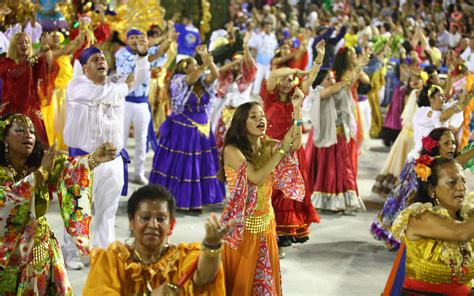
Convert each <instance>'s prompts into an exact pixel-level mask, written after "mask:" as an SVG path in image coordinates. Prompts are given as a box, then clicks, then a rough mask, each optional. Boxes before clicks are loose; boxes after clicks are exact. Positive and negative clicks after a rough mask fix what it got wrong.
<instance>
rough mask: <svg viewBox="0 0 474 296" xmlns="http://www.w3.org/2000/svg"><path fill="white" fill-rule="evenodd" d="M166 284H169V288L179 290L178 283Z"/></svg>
mask: <svg viewBox="0 0 474 296" xmlns="http://www.w3.org/2000/svg"><path fill="white" fill-rule="evenodd" d="M166 286H167V287H168V288H170V289H171V290H173V291H177V290H178V286H176V285H175V284H173V283H166Z"/></svg>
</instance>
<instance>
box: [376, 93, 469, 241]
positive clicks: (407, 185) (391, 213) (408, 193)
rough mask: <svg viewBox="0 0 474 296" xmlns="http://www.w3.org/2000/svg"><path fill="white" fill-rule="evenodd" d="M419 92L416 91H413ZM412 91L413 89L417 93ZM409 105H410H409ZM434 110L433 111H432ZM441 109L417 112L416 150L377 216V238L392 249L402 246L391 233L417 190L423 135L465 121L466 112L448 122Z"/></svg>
mask: <svg viewBox="0 0 474 296" xmlns="http://www.w3.org/2000/svg"><path fill="white" fill-rule="evenodd" d="M413 92H415V91H413ZM413 92H412V93H413ZM407 107H408V106H407ZM430 113H431V115H429V114H430ZM440 114H441V111H433V110H432V109H431V108H430V107H420V108H418V109H417V110H416V112H414V115H413V128H414V136H413V144H414V147H415V148H413V150H412V151H411V152H410V153H409V154H408V160H407V162H406V163H405V165H404V166H403V169H402V172H401V174H400V177H399V178H398V184H397V185H396V186H395V188H394V189H393V191H392V192H391V193H390V195H389V196H388V199H387V201H386V202H385V204H384V206H383V209H382V210H381V211H380V212H379V214H378V215H377V217H376V218H375V219H374V222H373V223H372V226H371V228H370V232H371V233H372V234H373V236H374V238H375V239H381V240H385V243H386V245H387V247H388V248H389V249H398V248H399V246H400V242H399V241H398V240H397V239H396V238H394V237H393V235H392V233H391V228H392V224H393V222H394V221H395V219H396V218H397V217H398V215H399V214H400V212H401V211H403V210H404V209H405V208H406V207H407V202H408V201H409V200H410V199H411V197H412V196H413V195H414V194H415V192H416V189H417V186H418V181H417V180H416V174H415V171H414V170H413V166H414V162H415V161H414V159H416V158H417V157H418V155H419V153H420V152H421V149H422V141H421V139H422V138H423V137H424V136H426V135H428V134H429V133H430V132H431V131H432V130H433V129H435V128H437V127H443V126H444V127H447V126H453V127H454V128H457V127H459V126H460V125H461V123H462V112H458V113H455V114H454V115H453V116H452V117H451V118H450V119H449V120H447V121H445V122H440V121H439V116H440Z"/></svg>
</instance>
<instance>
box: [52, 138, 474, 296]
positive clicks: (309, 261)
mask: <svg viewBox="0 0 474 296" xmlns="http://www.w3.org/2000/svg"><path fill="white" fill-rule="evenodd" d="M369 146H370V151H369V152H365V153H363V154H362V156H361V157H360V164H359V167H360V168H359V176H358V184H359V190H360V193H361V196H362V197H363V198H364V200H366V201H367V204H368V205H369V207H368V211H367V212H365V213H358V214H356V215H355V216H340V215H336V214H325V213H320V214H321V218H322V221H321V223H320V224H316V225H314V224H313V225H312V226H311V238H310V240H309V242H307V243H305V244H302V245H295V246H292V247H289V248H286V249H285V250H286V258H285V259H283V260H282V261H281V272H282V282H283V292H284V295H295V296H296V295H380V293H381V292H382V290H383V287H384V285H385V281H386V279H387V276H388V273H389V271H390V268H391V266H392V262H393V259H394V258H395V253H393V252H389V251H387V250H386V249H385V248H384V247H383V244H382V243H381V242H378V241H375V240H374V239H373V238H372V237H371V236H370V234H369V227H370V224H371V221H372V219H373V218H374V217H375V216H376V215H377V205H378V206H380V204H381V203H383V201H381V200H378V199H376V198H373V197H370V188H371V187H372V185H373V180H374V177H375V176H376V175H377V173H378V171H379V170H380V168H381V167H382V165H383V161H384V160H385V157H386V156H387V152H388V151H387V149H384V148H383V147H382V144H381V142H379V141H371V142H370V145H369ZM129 151H133V149H131V147H130V148H129ZM152 158H153V155H152V154H151V153H150V154H149V155H148V157H147V168H148V170H149V169H150V167H151V160H152ZM468 180H469V181H470V182H471V181H472V176H470V177H469V178H468ZM131 186H132V187H133V188H136V186H135V185H131ZM133 188H131V190H129V192H133ZM125 203H126V199H125V198H124V199H123V200H122V201H121V209H120V211H119V213H118V214H117V221H116V233H117V239H118V240H120V241H124V240H125V239H126V238H127V237H128V219H127V217H126V215H125V214H124V207H123V206H124V205H125ZM221 209H222V208H213V209H207V210H206V211H205V214H203V215H201V216H191V215H182V214H179V215H178V217H177V225H176V229H175V230H174V232H173V236H172V237H171V240H172V241H174V242H180V241H186V242H192V241H201V240H202V238H203V235H204V228H203V223H204V220H205V218H206V217H207V216H208V214H209V213H210V212H212V211H214V212H217V213H218V212H220V211H221ZM47 217H48V220H49V222H50V223H51V224H52V226H53V229H54V230H55V233H56V234H57V236H58V237H59V239H60V240H61V239H62V222H61V218H60V215H59V214H58V209H57V203H56V204H53V205H52V207H51V209H50V211H49V213H48V214H47ZM87 273H88V268H86V269H84V270H82V271H68V274H69V278H70V280H71V282H72V285H73V288H74V292H75V294H76V295H81V294H82V287H83V285H84V282H85V280H86V278H87Z"/></svg>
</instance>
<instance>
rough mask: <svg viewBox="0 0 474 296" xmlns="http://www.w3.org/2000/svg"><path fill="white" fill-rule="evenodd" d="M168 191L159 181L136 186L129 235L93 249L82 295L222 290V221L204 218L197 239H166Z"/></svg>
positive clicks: (171, 214) (171, 212) (170, 224)
mask: <svg viewBox="0 0 474 296" xmlns="http://www.w3.org/2000/svg"><path fill="white" fill-rule="evenodd" d="M175 208H176V205H175V201H174V198H173V196H172V195H171V194H170V193H169V192H168V191H167V190H166V189H165V188H164V187H162V186H160V185H149V186H145V187H142V188H140V189H138V190H137V191H135V192H134V193H133V194H132V196H131V197H130V199H129V200H128V204H127V212H128V218H129V225H130V230H131V237H132V238H133V239H132V241H131V242H130V243H128V244H126V245H124V244H122V243H120V242H114V243H112V244H111V245H110V246H109V247H108V248H107V249H106V250H104V249H94V250H93V251H92V255H91V271H90V273H89V276H88V278H87V282H86V285H85V287H84V290H83V293H84V295H100V294H107V295H178V294H179V295H197V294H198V295H224V277H223V271H222V264H221V260H220V251H221V240H222V238H223V236H224V235H225V234H226V232H227V230H228V227H222V226H221V225H220V223H219V221H218V220H217V218H216V216H215V215H214V214H211V216H210V217H209V218H208V220H207V222H206V224H205V228H206V235H205V237H204V240H203V242H202V244H197V243H191V244H187V243H180V244H178V245H174V244H171V243H170V242H169V236H170V235H171V233H172V231H173V228H174V226H175V224H176V219H175Z"/></svg>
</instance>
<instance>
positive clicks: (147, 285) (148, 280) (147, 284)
mask: <svg viewBox="0 0 474 296" xmlns="http://www.w3.org/2000/svg"><path fill="white" fill-rule="evenodd" d="M169 246H170V245H169V244H165V245H164V246H163V248H161V250H160V255H159V256H158V258H157V259H156V260H155V261H152V262H149V263H144V262H143V259H142V256H141V255H140V253H139V252H138V251H137V248H136V247H135V242H134V243H133V244H132V245H131V246H130V247H131V249H132V252H133V257H134V258H135V261H136V262H137V263H138V264H139V265H150V264H154V263H156V262H158V261H159V260H160V259H161V257H163V255H164V254H165V253H166V251H168V247H169ZM142 270H143V269H142ZM142 277H143V281H144V282H145V289H146V292H145V293H143V295H151V292H152V291H153V287H152V285H151V278H148V276H147V273H146V272H142Z"/></svg>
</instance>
